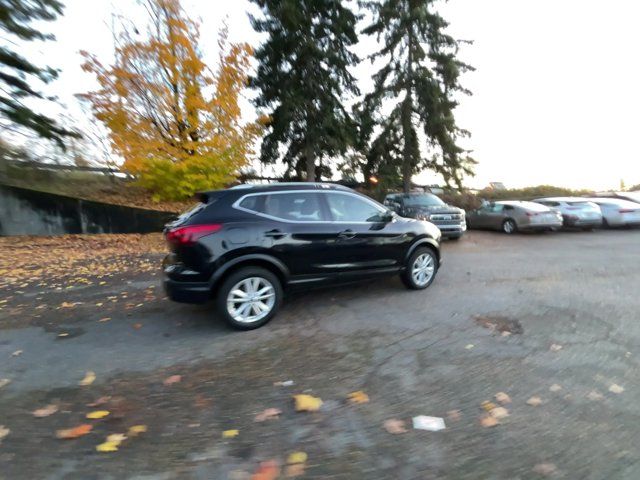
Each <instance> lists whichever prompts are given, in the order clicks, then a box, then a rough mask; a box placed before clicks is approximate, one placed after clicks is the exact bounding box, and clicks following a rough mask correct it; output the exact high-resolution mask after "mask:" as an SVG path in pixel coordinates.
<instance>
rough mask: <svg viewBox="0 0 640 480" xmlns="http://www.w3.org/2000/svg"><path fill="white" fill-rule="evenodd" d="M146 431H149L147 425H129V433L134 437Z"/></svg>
mask: <svg viewBox="0 0 640 480" xmlns="http://www.w3.org/2000/svg"><path fill="white" fill-rule="evenodd" d="M146 431H147V426H146V425H133V426H132V427H129V435H131V436H132V437H135V436H136V435H139V434H141V433H144V432H146Z"/></svg>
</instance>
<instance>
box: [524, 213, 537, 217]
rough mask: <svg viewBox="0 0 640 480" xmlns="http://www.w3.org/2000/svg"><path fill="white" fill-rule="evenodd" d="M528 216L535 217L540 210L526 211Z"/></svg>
mask: <svg viewBox="0 0 640 480" xmlns="http://www.w3.org/2000/svg"><path fill="white" fill-rule="evenodd" d="M524 213H525V215H526V216H527V217H535V216H536V215H538V212H524Z"/></svg>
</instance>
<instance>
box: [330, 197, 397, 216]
mask: <svg viewBox="0 0 640 480" xmlns="http://www.w3.org/2000/svg"><path fill="white" fill-rule="evenodd" d="M325 195H326V199H327V204H328V206H329V212H330V213H331V217H332V218H333V220H334V221H336V222H379V221H381V219H382V215H383V214H384V213H385V210H383V209H382V208H380V207H378V206H377V205H375V204H374V203H372V202H368V201H367V200H365V199H364V198H359V197H358V196H356V195H345V194H340V193H327V194H325Z"/></svg>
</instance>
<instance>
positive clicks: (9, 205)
mask: <svg viewBox="0 0 640 480" xmlns="http://www.w3.org/2000/svg"><path fill="white" fill-rule="evenodd" d="M175 216H176V215H175V214H172V213H166V212H158V211H155V210H146V209H143V208H132V207H125V206H121V205H112V204H108V203H100V202H93V201H89V200H80V199H78V198H72V197H65V196H63V195H55V194H52V193H45V192H39V191H36V190H29V189H25V188H18V187H11V186H7V185H0V236H7V235H62V234H65V233H151V232H160V231H162V228H163V226H164V224H165V223H167V222H169V221H171V220H172V219H173V218H175Z"/></svg>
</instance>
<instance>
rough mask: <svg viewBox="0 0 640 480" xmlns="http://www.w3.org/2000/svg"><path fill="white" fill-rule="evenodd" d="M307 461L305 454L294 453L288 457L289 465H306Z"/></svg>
mask: <svg viewBox="0 0 640 480" xmlns="http://www.w3.org/2000/svg"><path fill="white" fill-rule="evenodd" d="M306 461H307V454H306V453H304V452H292V453H290V454H289V456H288V457H287V463H288V464H289V465H292V464H294V463H305V462H306Z"/></svg>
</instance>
